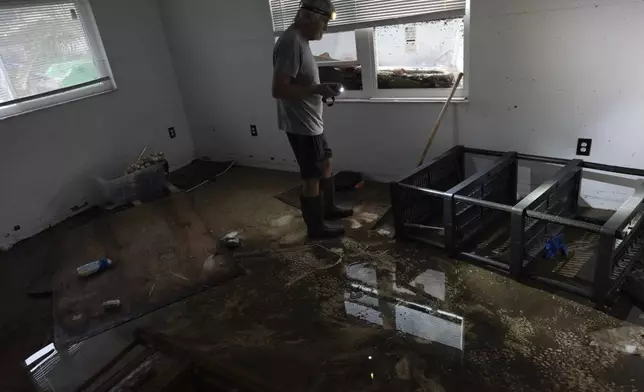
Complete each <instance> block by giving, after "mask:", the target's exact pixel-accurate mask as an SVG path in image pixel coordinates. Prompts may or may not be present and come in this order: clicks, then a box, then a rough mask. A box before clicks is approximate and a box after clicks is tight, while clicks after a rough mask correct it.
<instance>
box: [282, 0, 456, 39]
mask: <svg viewBox="0 0 644 392" xmlns="http://www.w3.org/2000/svg"><path fill="white" fill-rule="evenodd" d="M269 1H270V7H271V15H272V18H273V30H274V31H275V33H280V32H282V31H284V30H286V29H287V28H288V27H289V26H290V25H291V24H292V23H293V20H294V19H295V15H296V14H297V11H298V10H299V8H300V0H269ZM466 3H467V0H335V1H333V4H334V6H335V9H336V13H337V17H336V19H335V20H334V21H332V22H330V23H329V32H338V31H349V30H356V29H359V28H365V27H377V26H384V25H394V24H403V23H411V22H420V21H422V22H426V21H429V20H438V19H450V18H458V17H463V16H464V15H465V9H466Z"/></svg>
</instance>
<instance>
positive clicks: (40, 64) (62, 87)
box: [0, 0, 114, 117]
mask: <svg viewBox="0 0 644 392" xmlns="http://www.w3.org/2000/svg"><path fill="white" fill-rule="evenodd" d="M110 74H111V73H110V71H109V66H108V64H107V60H106V58H105V55H104V50H103V48H102V46H101V43H100V38H99V34H98V31H97V29H96V25H95V23H94V19H93V16H92V13H91V10H90V6H89V4H88V2H87V0H65V1H62V0H8V1H2V2H0V117H7V116H11V115H15V114H19V113H21V112H25V111H31V110H35V109H38V108H40V107H45V106H51V105H55V104H58V103H62V102H65V101H68V100H74V99H78V98H82V97H84V96H88V95H93V94H96V93H99V92H102V91H106V90H109V89H113V88H114V84H113V82H112V80H111V77H110Z"/></svg>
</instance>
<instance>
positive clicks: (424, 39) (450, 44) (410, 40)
mask: <svg viewBox="0 0 644 392" xmlns="http://www.w3.org/2000/svg"><path fill="white" fill-rule="evenodd" d="M375 46H376V57H377V66H378V88H379V89H409V88H450V87H452V86H453V85H454V83H455V80H456V75H457V74H458V73H459V72H462V71H463V54H464V23H463V19H462V18H457V19H447V20H440V21H433V22H423V23H410V24H402V25H394V26H382V27H377V28H376V29H375Z"/></svg>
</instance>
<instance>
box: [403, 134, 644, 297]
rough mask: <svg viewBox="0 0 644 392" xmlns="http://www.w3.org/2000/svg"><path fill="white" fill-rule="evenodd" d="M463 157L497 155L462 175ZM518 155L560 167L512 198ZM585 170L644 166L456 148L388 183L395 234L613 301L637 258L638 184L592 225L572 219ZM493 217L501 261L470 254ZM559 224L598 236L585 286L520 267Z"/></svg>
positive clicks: (642, 202) (643, 190)
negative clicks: (484, 165)
mask: <svg viewBox="0 0 644 392" xmlns="http://www.w3.org/2000/svg"><path fill="white" fill-rule="evenodd" d="M465 154H474V155H479V156H487V157H495V158H496V159H495V160H494V162H493V163H492V165H491V166H490V167H489V168H487V169H485V170H482V171H479V172H477V173H476V174H474V175H472V176H470V177H467V178H466V176H465V156H466V155H465ZM519 160H526V161H532V162H542V163H547V164H554V165H560V166H562V167H561V168H560V169H559V171H558V172H557V173H556V174H555V175H554V176H552V177H551V178H550V179H548V180H547V181H545V182H544V183H543V184H541V185H540V186H539V187H538V188H536V189H535V190H534V191H532V192H531V193H530V194H528V195H527V196H526V197H524V198H522V199H521V200H520V201H517V190H518V189H517V188H518V182H517V181H518V162H519ZM584 169H591V170H599V171H605V172H611V173H618V174H627V175H634V176H639V177H644V170H640V169H634V168H627V167H620V166H611V165H604V164H598V163H592V162H585V161H582V160H567V159H560V158H548V157H541V156H536V155H526V154H518V153H516V152H500V151H491V150H482V149H475V148H466V147H464V146H456V147H454V148H452V149H450V150H449V151H447V152H446V153H444V154H443V155H441V156H439V157H437V158H435V159H434V160H432V161H431V162H429V163H427V164H425V165H423V166H421V167H419V168H417V169H416V170H415V171H414V172H412V173H411V174H409V175H407V176H405V177H404V178H402V179H401V180H400V181H397V182H392V183H391V200H392V210H393V214H394V220H395V228H396V238H397V239H412V240H418V241H422V242H425V243H428V244H430V245H433V246H437V247H440V248H443V249H446V250H447V251H448V252H449V254H450V255H452V256H454V257H461V258H464V259H468V260H472V261H475V262H481V263H484V264H486V265H489V266H492V267H495V268H497V269H501V270H503V271H505V272H507V273H508V274H510V275H511V276H513V277H515V278H517V279H520V278H523V277H528V276H529V277H530V278H533V279H536V280H537V281H540V282H542V283H545V284H548V285H551V286H554V287H556V288H558V289H561V290H565V291H568V292H572V293H574V294H577V295H581V296H584V297H588V298H590V299H592V300H593V301H595V302H596V303H597V304H598V305H603V304H605V303H607V301H609V300H611V299H613V298H614V296H615V295H616V294H617V292H618V291H619V288H620V286H621V285H622V283H623V282H624V280H625V278H626V277H627V276H628V274H629V272H630V270H631V268H632V267H633V264H634V263H635V262H636V261H637V260H638V259H640V258H641V257H642V256H643V253H644V246H642V245H643V244H644V226H642V221H644V219H643V218H644V186H639V187H638V188H637V189H636V190H635V193H634V194H633V195H632V196H631V197H630V198H629V199H628V200H627V201H626V203H624V204H623V205H622V207H621V208H619V209H618V210H617V211H616V212H615V213H614V214H613V215H612V217H611V218H610V219H609V220H608V221H607V222H605V223H604V222H600V223H601V224H598V223H597V222H594V221H592V220H590V221H589V220H588V219H582V218H580V217H578V208H579V204H578V203H579V194H580V189H581V181H582V174H583V170H584ZM499 222H501V223H505V228H503V227H502V226H503V225H501V229H499V230H500V231H499V233H500V234H499V235H498V237H499V238H500V239H499V241H502V240H503V239H504V238H507V239H506V241H505V243H504V244H503V246H502V248H507V252H505V253H504V257H505V259H504V260H501V261H500V260H499V259H498V258H492V257H489V256H486V255H481V254H479V253H477V252H474V251H472V250H471V247H472V246H473V244H477V243H478V242H480V237H481V235H485V234H489V233H490V232H492V231H493V230H495V228H497V227H498V226H499ZM566 227H567V228H575V229H581V230H584V231H586V232H589V233H595V234H596V235H598V236H599V240H598V244H597V247H596V252H595V257H596V261H595V270H594V273H593V278H594V280H593V282H592V283H586V282H576V281H575V282H566V281H562V280H557V279H553V278H552V277H547V276H539V275H532V274H528V273H527V272H526V266H527V265H528V264H529V263H531V262H532V261H533V260H534V259H535V258H536V256H537V255H538V254H540V252H542V250H543V247H544V245H545V243H546V241H547V239H549V238H551V237H552V236H554V235H557V234H558V233H560V232H562V231H563V230H564V228H566ZM504 230H505V231H504Z"/></svg>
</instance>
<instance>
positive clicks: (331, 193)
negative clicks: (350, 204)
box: [320, 177, 353, 219]
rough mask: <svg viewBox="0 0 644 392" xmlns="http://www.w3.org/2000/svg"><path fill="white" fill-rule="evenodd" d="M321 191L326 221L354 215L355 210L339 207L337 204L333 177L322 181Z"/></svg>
mask: <svg viewBox="0 0 644 392" xmlns="http://www.w3.org/2000/svg"><path fill="white" fill-rule="evenodd" d="M320 190H321V191H322V195H323V198H324V219H340V218H348V217H350V216H351V215H353V209H351V208H344V207H339V206H338V205H336V204H335V182H334V181H333V177H331V178H322V179H321V180H320Z"/></svg>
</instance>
